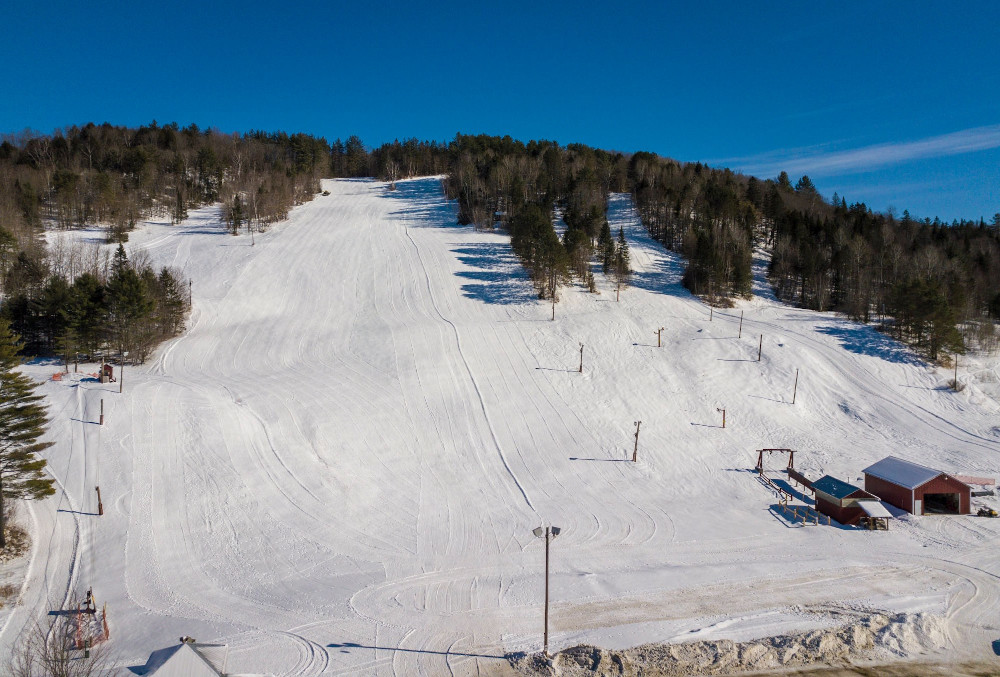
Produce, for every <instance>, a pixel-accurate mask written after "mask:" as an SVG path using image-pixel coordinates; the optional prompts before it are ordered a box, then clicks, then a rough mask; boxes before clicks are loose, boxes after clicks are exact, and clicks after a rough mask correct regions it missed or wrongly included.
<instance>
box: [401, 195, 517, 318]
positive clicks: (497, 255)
mask: <svg viewBox="0 0 1000 677" xmlns="http://www.w3.org/2000/svg"><path fill="white" fill-rule="evenodd" d="M382 196H383V197H384V198H386V199H388V200H395V201H396V202H397V203H398V205H399V207H398V209H396V210H395V211H393V212H391V215H392V216H394V217H397V218H400V219H403V220H404V222H405V223H406V227H407V228H414V229H416V228H444V229H456V230H462V231H468V232H472V230H473V229H472V226H460V225H459V224H458V221H457V220H456V215H455V207H454V205H453V204H452V203H450V202H448V201H447V200H446V199H445V198H444V196H443V195H442V194H441V180H440V179H437V178H429V179H415V180H410V181H399V182H397V183H396V190H388V188H386V190H385V191H384V192H383V193H382ZM452 251H453V252H454V253H455V254H457V255H458V261H459V262H460V263H462V264H464V265H466V266H468V267H469V268H471V269H472V270H459V271H457V272H456V273H455V276H456V277H459V278H462V279H463V280H470V282H466V283H464V284H462V286H461V289H462V295H463V296H465V297H466V298H470V299H475V300H477V301H482V302H483V303H487V304H491V305H493V304H499V305H511V304H518V303H529V302H532V301H534V300H535V299H536V294H535V290H534V287H533V285H532V284H531V282H530V281H529V280H528V276H527V274H526V273H525V271H524V268H523V267H522V266H521V262H520V261H518V259H517V257H516V256H514V253H513V252H512V251H511V249H510V244H509V243H507V242H504V241H496V240H491V241H484V242H473V243H462V244H461V245H459V246H458V248H456V249H453V250H452Z"/></svg>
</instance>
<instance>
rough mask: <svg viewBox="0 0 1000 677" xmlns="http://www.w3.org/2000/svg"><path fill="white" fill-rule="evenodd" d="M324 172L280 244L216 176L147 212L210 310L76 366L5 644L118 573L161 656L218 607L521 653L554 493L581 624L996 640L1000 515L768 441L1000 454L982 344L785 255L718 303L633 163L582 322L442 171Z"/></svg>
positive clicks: (369, 640)
mask: <svg viewBox="0 0 1000 677" xmlns="http://www.w3.org/2000/svg"><path fill="white" fill-rule="evenodd" d="M324 188H326V189H329V190H330V191H331V193H332V194H331V195H330V196H323V197H317V198H316V199H315V200H314V201H312V202H310V203H308V204H306V205H303V206H301V207H299V208H296V209H295V210H294V211H293V213H292V216H291V219H290V220H289V221H287V222H285V223H282V224H280V225H278V226H276V227H274V228H272V229H271V231H269V232H268V233H267V234H265V235H263V236H259V237H257V239H256V246H253V247H251V246H250V243H249V240H248V238H246V237H244V236H240V237H232V236H230V235H227V234H226V233H225V231H224V229H223V228H222V227H221V226H220V225H219V224H218V222H217V221H218V219H217V212H216V210H215V209H214V208H206V209H202V210H199V211H197V212H195V213H193V214H192V217H191V218H190V219H189V220H188V221H186V222H185V223H184V224H181V225H180V226H175V227H171V226H169V225H167V224H147V225H145V226H144V227H143V228H142V229H141V230H140V231H138V232H136V233H134V234H133V235H132V238H131V243H132V244H133V245H138V246H142V247H144V248H146V249H147V250H148V251H149V254H150V256H151V259H152V261H153V262H154V264H155V265H157V266H159V265H171V266H175V267H177V268H178V269H181V270H183V271H184V273H185V274H186V275H188V276H190V277H191V278H192V280H193V301H194V311H193V315H192V318H191V321H190V323H189V325H190V326H189V329H188V331H187V332H186V333H185V334H184V335H183V336H181V337H180V338H178V339H176V340H174V341H171V342H170V343H168V344H166V345H164V346H162V347H161V349H160V350H159V351H158V352H157V353H156V354H155V355H154V357H153V358H152V359H151V360H150V361H149V362H148V363H147V364H145V365H143V366H141V367H137V368H126V370H125V374H124V393H123V394H119V393H118V384H106V385H102V384H100V383H98V382H95V381H94V380H91V379H87V378H82V377H83V374H82V373H81V374H79V375H72V374H71V375H70V376H69V377H67V378H65V379H64V380H63V381H61V382H56V381H51V380H49V381H47V382H46V383H45V385H44V387H43V392H44V393H45V394H46V396H47V397H48V398H49V400H50V402H51V412H52V416H53V423H52V439H54V440H55V441H56V445H55V446H54V447H52V448H51V449H50V450H49V452H48V458H49V460H50V468H51V471H52V473H53V474H54V476H55V477H56V478H57V480H58V483H59V492H58V494H57V495H56V496H55V497H54V498H52V499H50V500H47V501H44V502H39V503H34V504H31V505H30V506H29V507H30V518H28V519H27V520H26V521H27V522H29V523H30V525H31V528H32V531H33V533H34V538H35V547H34V551H33V555H32V559H31V562H30V566H29V567H28V569H27V580H26V587H25V591H24V594H23V599H22V603H21V605H19V606H18V607H16V608H15V609H14V610H13V611H10V610H8V609H4V610H0V622H2V623H3V625H2V634H0V645H2V646H0V653H6V649H5V648H3V647H7V646H9V645H10V643H11V642H13V640H14V638H15V636H16V635H17V633H18V632H19V631H20V630H21V628H22V627H23V626H24V625H25V624H26V622H27V621H28V619H29V617H30V615H31V614H34V613H39V612H41V613H44V612H47V611H48V610H49V609H54V608H59V607H60V606H61V605H62V604H63V603H64V601H65V600H66V599H67V597H68V596H70V595H81V596H82V594H83V592H84V591H85V590H86V589H87V588H88V587H90V586H93V589H94V592H95V595H96V597H97V599H98V602H99V603H101V604H103V603H104V602H107V604H108V610H109V619H110V625H111V633H112V641H111V645H112V647H113V649H114V651H115V652H116V653H118V654H120V655H121V656H122V658H123V659H124V661H125V664H126V665H129V666H141V665H143V664H144V663H145V660H146V657H147V656H148V654H149V652H150V651H152V650H154V649H158V648H162V647H164V646H167V645H170V644H172V643H175V642H176V641H177V638H178V637H179V636H181V635H190V636H193V637H195V638H197V639H198V640H199V641H212V642H224V643H228V644H229V645H230V660H229V669H230V670H231V671H234V672H239V671H243V672H273V673H275V674H280V675H319V674H378V675H389V674H396V675H415V674H428V675H439V674H450V673H451V674H475V673H476V672H477V671H481V672H482V673H489V672H491V671H500V670H501V669H503V668H504V666H505V662H504V661H503V655H504V653H505V652H510V651H535V650H538V649H540V644H541V629H542V592H543V580H542V579H543V576H542V574H543V557H544V544H543V543H542V541H541V540H540V539H536V538H535V537H534V536H533V535H532V532H531V530H532V529H533V528H534V527H536V526H539V525H545V524H551V525H557V526H559V527H561V528H562V529H563V532H562V534H561V535H560V536H559V538H557V539H556V540H555V541H554V542H553V544H552V578H551V581H552V591H551V595H552V604H553V605H552V616H551V627H552V638H551V642H552V646H553V648H556V649H558V648H562V647H567V646H571V645H573V644H577V643H582V642H586V643H590V644H596V645H600V646H604V647H607V648H624V647H628V646H633V645H636V644H640V643H643V642H653V641H660V642H662V641H686V640H691V639H710V638H729V639H735V640H746V639H751V638H756V637H762V636H765V635H773V634H779V633H785V632H791V631H796V630H805V629H811V628H819V627H826V626H829V625H832V624H835V623H839V622H842V620H843V619H844V618H845V617H853V616H855V615H857V614H863V613H865V612H866V611H867V610H871V609H882V610H886V611H889V612H900V611H906V612H928V613H932V614H940V615H941V616H943V621H942V624H943V627H944V629H945V635H946V636H945V637H944V639H943V642H944V647H945V649H944V650H945V651H946V655H947V656H950V657H956V658H957V657H974V658H980V659H983V658H988V657H990V656H993V654H994V648H993V647H994V644H993V642H995V641H997V640H998V639H1000V623H998V622H997V617H996V607H997V603H998V601H1000V581H998V578H997V577H998V575H1000V552H998V543H1000V541H998V535H1000V520H988V519H983V518H976V517H922V518H913V517H904V518H901V519H897V520H894V521H893V522H892V524H891V526H890V530H889V531H888V532H874V533H869V532H863V531H858V530H854V529H850V528H837V527H836V526H832V527H831V526H826V525H823V526H808V527H806V526H802V525H801V524H799V523H793V522H790V521H788V520H786V519H785V518H784V517H783V516H782V514H781V513H780V512H779V511H778V510H776V504H777V498H776V497H775V496H774V495H773V494H772V493H771V492H770V491H769V490H768V489H767V488H766V487H765V486H763V485H762V484H761V483H760V482H759V481H758V479H757V476H756V475H755V474H754V473H753V472H751V469H752V468H753V466H754V464H755V461H756V454H755V450H756V449H758V448H761V447H791V448H795V449H797V450H798V452H797V454H796V466H797V467H798V468H800V469H801V470H803V471H805V472H806V473H807V474H810V475H813V476H817V477H818V476H819V475H821V474H823V473H831V474H833V475H836V476H838V477H840V478H844V479H849V480H852V481H853V480H856V479H857V478H858V477H859V475H860V471H861V469H862V468H864V467H866V466H867V465H869V464H871V463H873V462H874V461H877V460H879V459H881V458H882V457H884V456H886V455H888V454H895V455H899V456H904V457H906V458H909V459H912V460H914V461H917V462H920V463H925V464H928V465H932V466H936V467H940V468H942V469H945V470H948V471H953V472H956V473H962V474H969V475H988V476H994V477H995V476H997V475H998V474H1000V455H998V452H1000V404H998V402H997V401H996V400H995V399H994V398H993V397H992V396H991V395H990V392H989V391H988V390H985V389H983V388H980V387H978V386H977V385H976V383H975V382H974V381H971V382H970V385H969V387H967V388H966V389H965V390H964V391H962V392H960V393H954V392H952V391H950V390H948V389H947V387H946V383H947V381H948V380H949V379H950V378H951V373H950V372H949V371H947V370H939V369H934V368H931V367H928V366H927V365H925V364H923V363H921V362H919V361H918V360H916V359H914V358H913V357H912V355H911V354H910V353H909V352H908V351H906V350H905V349H904V348H902V347H901V346H899V345H898V344H896V343H894V342H893V341H891V340H890V339H888V338H886V337H885V336H882V335H880V334H879V333H877V332H875V331H874V330H872V329H870V328H867V327H863V326H859V325H856V324H853V323H850V322H847V321H845V320H843V319H840V318H838V317H835V316H833V315H830V314H817V313H813V312H809V311H804V310H797V309H794V308H789V307H787V306H785V305H783V304H780V303H778V302H776V301H775V300H774V299H773V297H772V296H770V295H769V294H768V292H767V290H766V288H765V286H764V285H763V284H761V283H760V280H758V289H757V292H758V296H756V297H755V298H754V299H753V300H752V301H748V302H744V303H741V304H740V305H738V306H737V307H736V308H735V309H729V310H724V311H716V312H714V316H713V318H712V320H711V321H709V309H708V308H707V307H706V306H705V305H703V304H702V303H701V302H700V301H698V300H697V299H695V298H693V297H691V295H690V294H689V293H687V292H686V291H685V290H684V289H683V288H682V287H681V286H680V275H681V271H682V263H681V261H680V260H679V258H678V257H677V256H676V255H674V254H671V253H669V252H665V251H664V250H663V249H662V248H661V247H660V246H659V245H657V244H656V243H655V242H653V241H652V240H650V239H649V237H648V236H647V235H646V234H645V232H644V231H643V230H642V228H641V226H640V225H639V224H638V222H637V220H636V218H635V215H634V212H633V211H632V209H631V205H630V202H629V199H628V197H627V196H613V199H612V202H611V220H612V229H613V231H615V232H617V228H618V226H619V225H622V226H623V227H624V229H625V232H626V235H627V237H628V239H629V242H630V244H631V246H632V259H633V265H634V267H635V269H636V271H637V272H636V275H635V280H634V286H633V287H632V288H630V289H628V290H626V291H624V292H623V293H622V297H621V301H620V302H618V303H616V302H615V295H614V290H613V289H612V288H611V286H610V284H609V283H607V282H605V281H604V280H603V279H602V280H601V281H600V282H599V284H600V285H601V290H602V293H601V294H599V295H593V294H588V293H586V292H585V291H583V290H581V289H579V288H576V289H566V290H564V291H563V292H562V293H561V299H560V302H559V303H558V304H557V306H556V321H555V322H552V321H550V320H549V317H550V312H551V310H550V306H549V305H548V304H547V303H545V302H541V301H538V300H537V299H536V298H535V294H534V292H533V289H532V287H531V285H530V283H529V282H528V281H527V279H526V277H525V274H524V272H523V271H522V269H521V268H520V266H519V265H518V264H517V262H516V260H515V259H514V257H513V256H512V254H511V253H510V249H509V245H508V244H507V238H506V237H505V236H502V235H498V234H487V233H477V232H474V231H473V230H472V229H471V228H469V227H461V226H457V225H456V223H455V217H454V211H453V207H452V206H451V205H449V204H448V203H446V202H445V201H444V200H443V198H442V197H441V195H440V191H439V187H438V181H437V180H436V179H419V180H412V181H404V182H400V183H399V190H397V191H395V192H390V191H388V190H387V188H386V186H385V185H384V184H381V183H376V182H371V181H347V180H345V181H329V182H326V183H325V184H324ZM759 276H760V271H758V277H759ZM599 277H601V276H599ZM741 310H742V311H743V312H744V321H743V327H742V337H741V338H737V332H738V323H739V316H740V311H741ZM659 327H664V328H665V329H664V331H663V347H662V348H657V347H656V334H655V333H654V332H655V330H656V329H657V328H659ZM762 334H763V349H762V359H761V360H760V361H759V362H758V361H757V351H758V345H759V344H758V341H759V339H760V336H761V335H762ZM580 343H583V344H584V353H583V362H584V364H583V373H582V374H581V373H578V371H577V370H578V366H579V356H580V347H579V344H580ZM977 365H978V366H977V368H978V369H982V370H985V371H989V370H990V369H993V370H994V373H995V365H993V366H991V365H990V363H989V362H988V361H984V360H980V362H979V363H977ZM28 368H29V369H30V370H31V371H32V373H35V374H36V375H37V376H38V378H39V379H40V380H41V379H44V378H47V377H49V376H51V373H52V372H54V371H57V370H58V366H55V365H51V364H50V365H44V364H35V365H31V366H29V367H28ZM796 369H798V370H799V382H798V392H797V397H796V402H795V404H792V403H791V400H792V386H793V380H794V377H795V370H796ZM84 370H86V371H88V372H91V371H95V370H96V368H95V367H94V366H93V365H88V367H87V368H86V369H84V368H83V367H81V372H83V371H84ZM102 400H103V402H104V411H105V416H106V424H105V425H104V426H103V427H102V426H98V425H97V424H96V423H95V422H96V421H97V420H98V417H99V411H100V406H101V401H102ZM718 408H724V409H725V410H726V427H725V428H724V429H723V428H722V427H721V415H720V414H719V413H718V412H717V409H718ZM640 420H641V421H642V426H641V432H640V436H639V450H638V463H635V464H633V463H631V462H629V461H626V459H627V458H628V459H630V458H631V453H632V445H633V441H634V440H633V433H634V431H635V425H634V422H635V421H640ZM773 464H774V467H775V468H777V467H781V466H782V464H783V459H780V460H779V459H777V458H775V459H774V460H773ZM97 485H99V486H100V487H101V493H102V497H103V502H104V508H105V515H104V516H103V517H97V516H96V515H95V513H96V510H97V500H96V493H95V491H94V487H95V486H97ZM976 500H977V501H980V502H982V501H985V500H989V501H994V500H995V499H976ZM996 660H998V661H1000V659H996ZM449 671H450V673H449Z"/></svg>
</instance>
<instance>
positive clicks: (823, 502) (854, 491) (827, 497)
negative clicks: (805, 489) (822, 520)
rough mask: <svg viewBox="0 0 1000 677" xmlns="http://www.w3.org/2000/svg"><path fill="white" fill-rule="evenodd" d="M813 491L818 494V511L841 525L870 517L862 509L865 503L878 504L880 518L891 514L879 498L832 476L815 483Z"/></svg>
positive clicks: (826, 476) (825, 476) (867, 512)
mask: <svg viewBox="0 0 1000 677" xmlns="http://www.w3.org/2000/svg"><path fill="white" fill-rule="evenodd" d="M812 489H813V492H814V493H815V494H816V511H817V512H821V513H823V514H824V515H829V516H830V517H832V518H833V519H835V520H837V521H838V522H840V523H841V524H857V523H858V521H859V520H860V519H861V518H862V517H864V516H865V515H870V514H871V513H870V512H869V511H866V510H865V509H864V508H863V507H862V503H864V502H868V503H877V504H878V508H879V509H880V511H879V512H878V515H879V516H880V517H887V516H888V514H889V513H888V512H886V510H885V508H884V507H882V505H881V503H880V502H879V499H878V496H874V495H872V494H870V493H868V492H867V491H865V490H864V489H861V488H860V487H856V486H854V485H853V484H848V483H847V482H843V481H841V480H838V479H837V478H836V477H831V476H830V475H824V476H823V477H821V478H819V479H818V480H816V481H815V482H813V483H812Z"/></svg>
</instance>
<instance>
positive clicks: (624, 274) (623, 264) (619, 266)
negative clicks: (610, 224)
mask: <svg viewBox="0 0 1000 677" xmlns="http://www.w3.org/2000/svg"><path fill="white" fill-rule="evenodd" d="M631 277H632V267H631V261H630V256H629V249H628V242H627V241H626V240H625V231H624V229H622V228H619V229H618V244H617V246H616V247H615V282H616V283H617V284H618V285H620V286H622V287H626V286H628V282H629V279H630V278H631Z"/></svg>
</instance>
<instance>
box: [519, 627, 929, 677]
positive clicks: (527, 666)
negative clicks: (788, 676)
mask: <svg viewBox="0 0 1000 677" xmlns="http://www.w3.org/2000/svg"><path fill="white" fill-rule="evenodd" d="M945 643H946V639H945V635H944V632H943V627H942V622H941V619H940V618H938V617H936V616H933V615H929V614H894V615H892V616H886V615H884V614H873V615H871V616H869V617H867V618H865V619H863V620H859V621H857V622H854V623H851V624H850V625H845V626H841V627H838V628H831V629H827V630H815V631H812V632H803V633H794V634H788V635H779V636H777V637H767V638H764V639H758V640H755V641H750V642H733V641H731V640H728V639H721V640H714V641H704V642H686V643H684V644H643V645H642V646H637V647H635V648H632V649H625V650H624V651H609V650H607V649H600V648H597V647H593V646H586V645H581V646H574V647H572V648H569V649H565V650H563V651H560V652H558V653H557V654H556V655H555V656H553V658H552V661H551V663H549V662H548V661H545V660H544V659H543V658H542V656H541V655H540V654H532V655H530V656H526V655H524V654H519V655H514V656H512V657H511V659H510V660H511V665H512V666H513V667H514V668H515V669H516V670H517V671H518V672H520V673H523V674H526V675H562V676H564V677H613V676H618V675H622V676H624V677H630V676H633V675H643V677H675V676H681V675H731V674H737V673H740V672H749V671H760V670H770V669H774V668H784V667H798V666H803V665H809V664H812V663H835V662H840V661H845V660H847V661H852V660H873V659H875V660H878V659H891V658H894V657H901V656H913V655H916V654H922V653H926V652H928V651H937V650H940V649H941V648H943V647H944V645H945Z"/></svg>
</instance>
